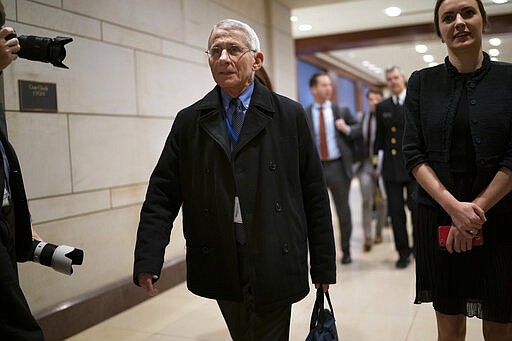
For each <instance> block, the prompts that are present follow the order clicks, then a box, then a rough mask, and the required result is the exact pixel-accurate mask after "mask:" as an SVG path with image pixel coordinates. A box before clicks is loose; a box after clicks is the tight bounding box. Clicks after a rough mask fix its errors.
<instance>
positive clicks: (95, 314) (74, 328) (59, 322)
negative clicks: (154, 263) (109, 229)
mask: <svg viewBox="0 0 512 341" xmlns="http://www.w3.org/2000/svg"><path fill="white" fill-rule="evenodd" d="M185 280H186V264H185V257H184V256H183V257H180V258H179V259H175V260H172V261H170V262H167V263H166V264H165V266H164V268H163V269H162V273H161V276H160V280H159V281H158V290H159V291H160V292H162V291H165V290H167V289H170V288H172V287H174V286H176V285H178V284H180V283H182V282H184V281H185ZM149 298H150V297H149V296H148V295H147V294H146V293H145V292H144V291H143V290H141V289H140V288H139V287H137V286H135V285H134V284H133V282H132V278H131V277H130V278H127V279H125V280H121V281H119V282H116V283H114V284H111V285H109V286H107V287H104V288H101V289H98V290H96V291H94V292H92V293H89V294H86V295H83V296H81V297H78V298H76V299H73V300H70V301H67V302H63V303H61V304H58V305H56V306H54V307H51V308H49V309H46V310H44V311H42V312H40V313H38V314H36V316H35V317H36V319H37V321H38V322H39V325H40V326H41V328H42V329H43V332H44V335H45V338H46V340H47V341H57V340H63V339H65V338H67V337H70V336H73V335H75V334H77V333H79V332H81V331H83V330H85V329H87V328H89V327H92V326H94V325H96V324H98V323H100V322H102V321H104V320H106V319H108V318H110V317H112V316H114V315H116V314H119V313H120V312H123V311H125V310H127V309H129V308H131V307H133V306H135V305H137V304H139V303H141V302H143V301H145V300H147V299H149Z"/></svg>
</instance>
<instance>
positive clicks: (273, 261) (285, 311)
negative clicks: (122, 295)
mask: <svg viewBox="0 0 512 341" xmlns="http://www.w3.org/2000/svg"><path fill="white" fill-rule="evenodd" d="M207 53H208V56H209V58H208V61H209V64H210V69H211V72H212V75H213V78H214V80H215V82H216V83H217V86H216V87H215V88H214V89H213V90H212V91H211V92H210V93H208V94H207V95H206V96H205V97H204V98H202V99H201V100H199V101H198V102H196V103H195V104H193V105H191V106H190V107H188V108H185V109H183V110H182V111H181V112H179V113H178V115H177V117H176V119H175V121H174V124H173V126H172V129H171V132H170V134H169V136H168V138H167V141H166V143H165V146H164V149H163V152H162V155H161V156H160V159H159V161H158V163H157V165H156V167H155V169H154V171H153V174H152V175H151V178H150V181H149V187H148V192H147V195H146V200H145V202H144V205H143V207H142V211H141V217H140V224H139V229H138V234H137V243H136V248H135V265H134V281H135V283H136V284H138V285H140V286H142V287H143V288H144V289H145V290H146V291H147V292H148V293H149V294H154V293H155V288H154V287H153V283H154V282H155V281H156V280H157V279H158V276H159V274H160V271H161V268H162V265H163V259H164V250H165V247H166V245H167V244H168V243H169V238H170V233H171V229H172V223H173V221H174V220H175V218H176V216H177V214H178V211H179V209H180V207H182V209H183V230H184V236H185V239H186V246H187V284H188V288H189V289H190V290H191V291H192V292H193V293H195V294H197V295H200V296H203V297H207V298H213V299H216V300H217V302H218V304H219V307H220V309H221V311H222V314H223V316H224V319H225V321H226V324H227V325H228V328H229V331H230V333H231V336H232V338H233V339H235V340H287V339H288V337H289V336H288V335H289V326H290V316H291V305H292V303H294V302H297V301H299V300H301V299H302V298H304V297H305V296H306V294H307V293H308V291H309V283H308V247H309V256H310V258H309V261H310V266H311V270H310V274H311V279H312V281H313V283H314V284H316V285H317V286H323V288H324V290H327V289H328V287H329V284H330V283H331V284H332V283H334V282H335V277H336V264H335V263H336V262H335V248H334V238H333V230H332V222H331V212H330V208H329V199H328V195H327V190H326V186H325V180H324V177H323V174H322V166H321V164H320V160H319V157H318V153H317V151H316V149H315V148H316V147H315V144H314V142H313V140H312V137H311V134H310V133H309V127H308V123H307V120H306V116H305V113H304V110H303V109H302V107H301V105H300V104H298V103H296V102H294V101H292V100H290V99H288V98H286V97H283V96H280V95H278V94H276V93H273V92H270V91H269V90H268V89H267V88H266V87H264V86H263V85H261V84H260V83H259V82H258V81H255V80H254V72H255V71H256V70H258V69H259V68H260V67H261V65H262V63H263V53H262V52H261V51H260V46H259V40H258V37H257V35H256V33H255V32H254V30H253V29H252V28H251V27H250V26H248V25H246V24H244V23H242V22H239V21H236V20H223V21H221V22H219V23H217V24H216V25H215V26H214V28H213V30H212V32H211V34H210V37H209V40H208V50H207Z"/></svg>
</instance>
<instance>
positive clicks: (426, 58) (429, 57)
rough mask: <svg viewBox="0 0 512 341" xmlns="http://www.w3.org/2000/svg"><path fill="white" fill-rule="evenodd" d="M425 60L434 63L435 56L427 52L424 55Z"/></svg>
mask: <svg viewBox="0 0 512 341" xmlns="http://www.w3.org/2000/svg"><path fill="white" fill-rule="evenodd" d="M423 60H424V61H425V63H432V62H433V61H434V56H432V55H431V54H426V55H424V56H423Z"/></svg>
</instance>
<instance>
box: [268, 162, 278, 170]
mask: <svg viewBox="0 0 512 341" xmlns="http://www.w3.org/2000/svg"><path fill="white" fill-rule="evenodd" d="M268 169H270V170H271V171H275V170H276V169H277V165H276V163H275V162H274V161H269V162H268Z"/></svg>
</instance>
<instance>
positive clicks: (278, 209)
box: [275, 202, 283, 212]
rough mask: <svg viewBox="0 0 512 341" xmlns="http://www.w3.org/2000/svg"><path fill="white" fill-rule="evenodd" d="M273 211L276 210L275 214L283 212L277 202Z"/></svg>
mask: <svg viewBox="0 0 512 341" xmlns="http://www.w3.org/2000/svg"><path fill="white" fill-rule="evenodd" d="M275 209H276V212H281V211H282V210H283V208H282V207H281V204H280V203H279V202H276V205H275Z"/></svg>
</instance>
